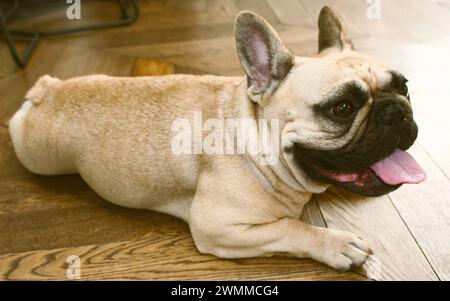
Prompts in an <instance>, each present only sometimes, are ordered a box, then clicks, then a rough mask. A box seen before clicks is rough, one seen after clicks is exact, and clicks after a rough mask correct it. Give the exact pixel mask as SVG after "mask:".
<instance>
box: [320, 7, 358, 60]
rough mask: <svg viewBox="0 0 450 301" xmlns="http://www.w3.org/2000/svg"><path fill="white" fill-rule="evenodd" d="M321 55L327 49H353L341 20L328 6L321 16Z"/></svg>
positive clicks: (321, 12)
mask: <svg viewBox="0 0 450 301" xmlns="http://www.w3.org/2000/svg"><path fill="white" fill-rule="evenodd" d="M318 23H319V53H320V52H322V51H323V50H326V49H333V50H339V51H342V50H344V49H345V48H353V45H352V43H351V41H350V39H349V38H348V36H347V31H346V29H345V26H344V23H342V21H341V18H339V16H338V15H337V14H336V13H335V12H334V11H333V10H332V9H331V8H329V7H328V6H324V7H323V8H322V10H321V11H320V14H319V22H318Z"/></svg>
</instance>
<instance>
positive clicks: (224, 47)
mask: <svg viewBox="0 0 450 301" xmlns="http://www.w3.org/2000/svg"><path fill="white" fill-rule="evenodd" d="M140 2H141V6H142V15H141V18H140V19H139V20H138V22H137V23H135V24H134V25H132V26H131V27H125V28H117V29H109V30H103V31H97V32H89V33H84V34H75V35H71V36H64V37H60V38H52V39H47V40H43V41H41V42H40V43H39V46H38V48H37V51H36V52H35V53H34V55H33V57H32V60H31V62H30V63H29V65H28V67H27V68H26V69H25V70H20V69H18V68H17V67H16V66H15V65H14V64H13V63H12V61H11V59H10V56H9V53H8V51H7V48H6V47H5V44H3V43H2V42H1V41H0V254H1V255H0V278H1V279H66V259H67V257H68V256H69V255H78V256H80V257H81V279H240V280H241V279H242V280H243V279H250V280H252V279H290V280H297V279H375V280H386V279H389V280H392V279H394V280H406V279H409V280H439V279H440V280H450V178H449V176H450V157H449V150H450V139H449V133H450V118H449V114H450V85H449V79H450V1H449V0H427V1H425V0H415V1H409V0H381V20H369V19H368V18H367V16H366V11H367V9H368V5H367V4H366V1H365V0H338V1H323V0H319V1H317V0H311V1H307V0H179V1H175V0H147V1H145V0H142V1H140ZM326 3H327V4H331V5H332V6H333V7H336V8H338V9H339V10H340V11H341V14H342V15H343V17H344V19H345V20H346V23H347V26H348V28H349V31H350V33H351V35H352V37H353V42H354V45H355V48H356V49H357V50H360V51H363V52H366V53H369V54H373V55H376V56H377V57H379V58H380V59H381V60H383V61H384V62H385V63H387V64H389V65H390V66H392V68H396V69H399V70H401V71H402V72H403V73H405V74H406V75H407V77H408V78H409V80H410V83H409V88H410V93H411V95H412V101H413V106H414V108H415V114H416V119H417V121H418V123H419V127H420V134H419V139H418V142H417V143H416V144H415V146H414V147H413V148H412V153H413V154H414V156H415V157H416V158H417V160H418V161H419V162H420V163H421V164H422V166H423V167H424V168H425V170H426V171H427V173H428V176H429V179H428V180H427V181H426V182H425V183H424V184H421V185H417V186H413V185H409V186H404V187H402V188H400V189H399V190H398V191H396V192H394V193H391V194H389V195H387V196H383V197H378V198H362V197H358V196H355V195H352V194H350V193H346V192H343V191H340V190H331V191H330V192H328V193H326V194H324V195H319V196H316V197H315V198H314V199H313V200H312V201H311V202H310V204H309V206H308V208H307V210H306V212H305V214H304V217H303V218H304V219H305V220H308V221H309V222H311V223H314V224H316V225H321V226H324V227H330V228H338V229H345V230H349V231H351V232H354V233H356V234H358V235H360V236H361V237H363V238H365V239H366V240H367V241H368V242H369V243H370V244H371V246H372V248H373V250H374V255H373V256H371V257H370V258H369V260H368V261H367V263H366V264H364V266H363V267H362V268H360V269H358V270H357V271H354V272H349V273H339V272H336V271H334V270H332V269H330V268H328V267H326V266H324V265H322V264H319V263H316V262H314V261H313V260H298V259H286V258H270V259H267V258H257V259H245V260H221V259H218V258H215V257H213V256H205V255H200V254H199V253H198V252H197V251H196V249H195V247H194V245H193V242H192V239H191V237H190V234H189V229H188V227H187V225H186V224H184V223H183V222H181V221H179V220H177V219H175V218H172V217H170V216H166V215H162V214H157V213H154V212H149V211H141V210H131V209H124V208H120V207H117V206H114V205H111V204H109V203H107V202H106V201H104V200H102V199H101V198H100V197H99V196H97V195H96V194H95V193H94V192H93V191H92V190H91V189H89V187H88V186H87V185H86V184H85V183H84V182H83V181H82V180H81V179H80V178H79V177H78V176H64V177H42V176H36V175H33V174H31V173H29V172H27V171H26V170H25V169H24V168H23V167H22V166H21V165H20V163H19V162H18V160H17V158H16V157H15V155H14V153H13V150H12V146H11V140H10V138H9V135H8V129H7V121H8V118H9V117H10V116H11V114H12V113H13V112H14V111H15V110H17V109H18V107H19V106H20V104H21V102H22V99H23V96H24V94H25V91H26V90H27V89H28V88H29V87H30V86H31V85H32V84H33V83H34V81H35V80H36V79H37V78H38V77H39V76H41V75H43V74H46V73H47V74H51V75H53V76H58V77H61V78H69V77H73V76H79V75H86V74H92V73H106V74H110V75H118V76H125V75H126V76H128V75H131V74H134V75H136V74H143V73H144V74H145V73H147V74H153V73H171V72H176V73H196V74H201V73H212V74H223V75H237V74H242V72H241V69H240V67H239V63H238V60H237V56H236V54H235V46H234V41H233V33H232V29H233V20H234V17H235V15H236V13H237V12H239V11H240V10H242V9H250V10H253V11H255V12H257V13H259V14H261V15H262V16H264V17H265V18H266V19H268V20H269V21H270V22H271V23H272V24H273V25H274V27H275V28H276V29H277V30H278V31H279V32H280V35H281V36H282V38H283V39H284V40H285V42H286V43H287V44H288V46H289V47H290V48H291V49H293V50H294V51H295V52H296V54H298V55H304V56H307V55H312V54H313V53H315V51H316V49H317V39H316V36H317V28H316V18H317V14H318V12H319V10H320V8H321V7H322V5H323V4H326ZM82 5H83V11H82V17H83V19H82V20H81V21H67V20H65V19H64V11H63V10H52V11H49V12H48V14H46V15H41V16H40V17H37V18H33V19H29V18H25V19H23V20H21V21H20V22H18V23H17V26H21V27H29V26H32V27H34V28H37V27H40V26H41V27H42V28H50V27H52V26H65V25H66V24H67V25H68V26H73V25H77V24H79V23H87V22H96V21H101V20H105V19H113V18H115V17H118V16H119V11H118V9H117V8H116V7H114V6H111V5H105V2H100V3H95V2H93V3H88V2H86V3H85V2H83V4H82ZM37 20H39V24H36V21H37ZM148 60H156V61H158V62H161V63H164V64H163V65H157V66H156V68H150V69H149V68H144V71H142V67H143V66H144V67H145V63H146V62H148ZM153 67H154V65H153ZM146 70H147V71H146Z"/></svg>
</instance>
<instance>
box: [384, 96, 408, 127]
mask: <svg viewBox="0 0 450 301" xmlns="http://www.w3.org/2000/svg"><path fill="white" fill-rule="evenodd" d="M404 121H406V112H405V108H404V107H403V106H402V105H401V104H400V103H398V102H394V101H386V102H384V103H383V104H381V106H380V107H379V108H378V114H377V122H378V123H381V124H384V125H391V124H394V123H400V122H404Z"/></svg>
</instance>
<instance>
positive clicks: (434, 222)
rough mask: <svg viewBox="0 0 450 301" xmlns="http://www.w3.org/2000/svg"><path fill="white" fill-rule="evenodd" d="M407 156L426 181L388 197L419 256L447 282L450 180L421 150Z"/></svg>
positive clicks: (449, 233)
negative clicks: (418, 250)
mask: <svg viewBox="0 0 450 301" xmlns="http://www.w3.org/2000/svg"><path fill="white" fill-rule="evenodd" d="M411 153H412V154H413V155H414V157H415V158H416V160H417V161H418V162H419V163H420V164H421V165H422V167H423V168H424V169H425V170H426V172H427V175H428V179H427V180H426V181H425V182H424V183H421V184H419V185H409V186H407V187H402V188H400V189H399V190H397V191H395V192H393V193H391V194H390V198H391V199H392V201H393V203H394V205H395V207H396V208H397V210H398V211H399V212H400V215H401V216H402V218H403V220H404V221H405V223H406V224H407V225H408V228H409V230H410V231H411V233H412V234H413V236H414V238H415V239H416V240H417V243H418V244H419V245H420V247H421V249H422V251H423V253H424V254H425V256H426V257H427V259H428V261H429V262H430V263H431V265H432V266H433V269H434V271H435V272H436V274H437V275H438V276H439V278H440V279H441V280H447V281H448V280H450V239H449V238H450V223H449V221H450V180H449V178H448V177H447V176H446V175H445V174H444V173H443V172H442V171H441V170H440V168H439V167H438V166H436V164H435V162H433V160H432V158H430V157H429V155H428V154H427V153H426V152H425V151H424V149H423V147H422V146H420V145H418V144H416V145H415V146H414V147H413V148H412V149H411Z"/></svg>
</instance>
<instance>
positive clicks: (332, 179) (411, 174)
mask: <svg viewBox="0 0 450 301" xmlns="http://www.w3.org/2000/svg"><path fill="white" fill-rule="evenodd" d="M301 157H302V158H301V160H300V161H301V162H300V163H301V164H302V165H303V167H304V168H305V171H306V172H307V173H308V174H309V176H310V177H311V178H312V179H314V180H316V181H318V182H322V183H327V184H334V185H337V186H341V187H343V188H346V189H347V190H350V191H352V192H355V193H359V194H362V195H366V196H379V195H383V194H386V193H389V192H391V191H393V190H395V189H397V188H398V187H400V186H401V185H402V184H418V183H420V182H422V181H424V180H425V179H426V173H425V171H424V170H423V169H422V168H421V167H420V165H419V164H418V163H417V162H416V160H415V159H414V158H413V157H412V156H411V155H410V154H409V153H407V152H406V151H404V150H401V149H396V150H395V151H394V152H393V153H392V154H391V155H389V156H387V157H386V158H384V159H382V160H380V161H378V162H375V163H373V164H371V165H368V166H367V167H364V168H361V169H358V170H354V171H339V170H333V169H329V168H326V167H324V166H323V165H322V164H320V162H319V160H317V159H314V158H313V157H310V156H308V154H307V152H304V153H303V154H302V156H301Z"/></svg>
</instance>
